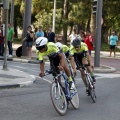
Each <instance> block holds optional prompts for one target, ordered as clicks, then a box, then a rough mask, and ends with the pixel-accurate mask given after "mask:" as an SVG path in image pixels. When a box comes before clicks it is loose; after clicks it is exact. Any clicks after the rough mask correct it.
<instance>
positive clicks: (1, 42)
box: [0, 25, 4, 56]
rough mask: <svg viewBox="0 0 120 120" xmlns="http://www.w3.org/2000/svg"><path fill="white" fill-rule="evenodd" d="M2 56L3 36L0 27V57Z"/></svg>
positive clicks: (1, 27)
mask: <svg viewBox="0 0 120 120" xmlns="http://www.w3.org/2000/svg"><path fill="white" fill-rule="evenodd" d="M3 55H4V36H3V26H2V25H1V26H0V56H3Z"/></svg>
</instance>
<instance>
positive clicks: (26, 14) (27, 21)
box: [22, 0, 32, 56]
mask: <svg viewBox="0 0 120 120" xmlns="http://www.w3.org/2000/svg"><path fill="white" fill-rule="evenodd" d="M31 6H32V0H29V2H28V0H25V12H24V23H23V38H24V37H25V36H26V31H27V27H28V26H29V25H31ZM22 56H27V49H26V47H25V42H23V45H22Z"/></svg>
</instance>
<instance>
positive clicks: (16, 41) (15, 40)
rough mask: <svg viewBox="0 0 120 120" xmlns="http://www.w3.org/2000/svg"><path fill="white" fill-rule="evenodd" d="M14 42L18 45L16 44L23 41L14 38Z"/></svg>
mask: <svg viewBox="0 0 120 120" xmlns="http://www.w3.org/2000/svg"><path fill="white" fill-rule="evenodd" d="M13 42H14V43H16V44H21V42H22V39H20V38H14V40H13Z"/></svg>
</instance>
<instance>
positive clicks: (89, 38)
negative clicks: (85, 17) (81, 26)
mask: <svg viewBox="0 0 120 120" xmlns="http://www.w3.org/2000/svg"><path fill="white" fill-rule="evenodd" d="M85 43H86V44H87V46H88V51H89V54H90V55H91V51H92V50H93V38H92V36H91V32H90V31H89V30H87V31H86V38H85Z"/></svg>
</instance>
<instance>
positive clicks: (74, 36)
mask: <svg viewBox="0 0 120 120" xmlns="http://www.w3.org/2000/svg"><path fill="white" fill-rule="evenodd" d="M77 37H78V36H77V34H76V30H73V32H72V34H71V35H70V36H69V38H70V45H71V44H72V41H73V40H74V39H76V38H77Z"/></svg>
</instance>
